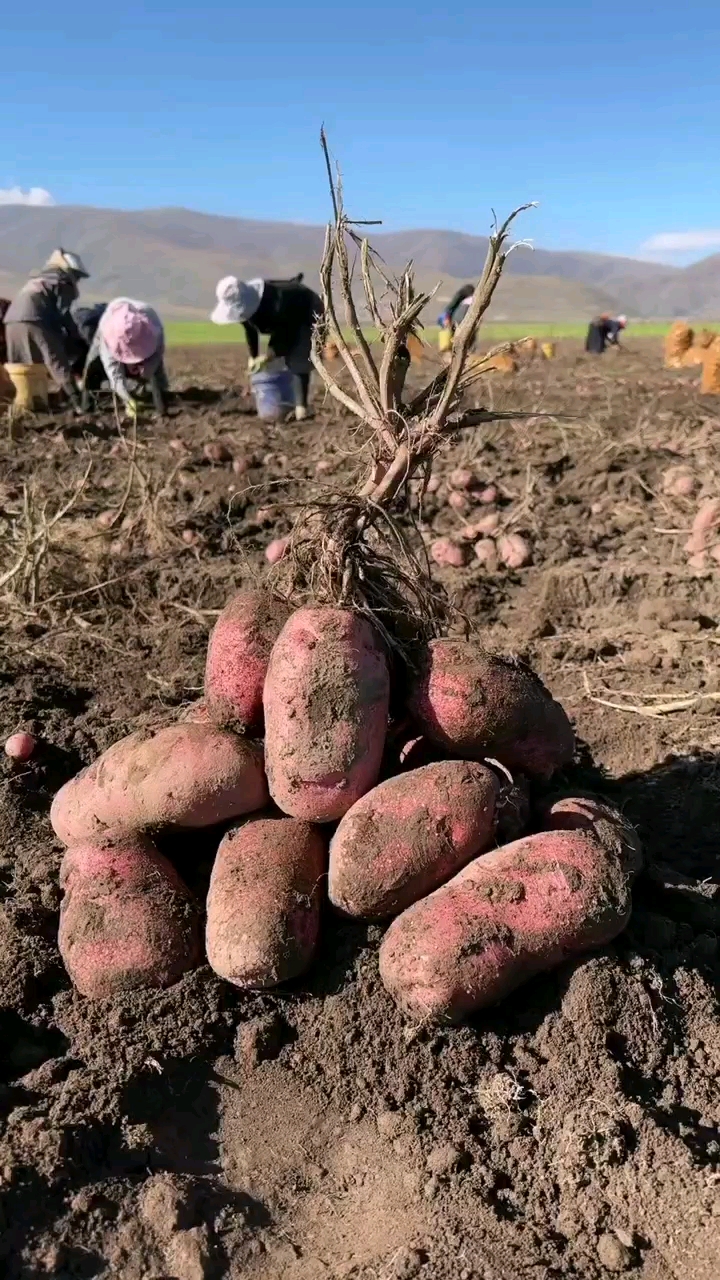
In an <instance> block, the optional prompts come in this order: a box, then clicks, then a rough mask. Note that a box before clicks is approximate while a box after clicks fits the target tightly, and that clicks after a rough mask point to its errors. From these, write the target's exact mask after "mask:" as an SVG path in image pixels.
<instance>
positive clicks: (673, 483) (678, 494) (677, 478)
mask: <svg viewBox="0 0 720 1280" xmlns="http://www.w3.org/2000/svg"><path fill="white" fill-rule="evenodd" d="M697 488H698V480H697V477H696V476H695V474H694V473H693V471H692V470H691V468H690V467H668V469H667V471H665V472H663V477H662V491H663V493H666V494H667V495H668V497H671V498H691V497H692V495H693V494H694V493H695V492H696V490H697Z"/></svg>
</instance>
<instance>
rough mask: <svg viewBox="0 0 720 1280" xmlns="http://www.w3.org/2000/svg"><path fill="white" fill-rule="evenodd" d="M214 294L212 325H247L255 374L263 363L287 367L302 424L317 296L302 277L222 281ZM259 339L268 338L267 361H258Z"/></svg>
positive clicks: (319, 308) (262, 358) (319, 313)
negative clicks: (276, 361) (279, 361)
mask: <svg viewBox="0 0 720 1280" xmlns="http://www.w3.org/2000/svg"><path fill="white" fill-rule="evenodd" d="M215 294H216V297H217V305H216V307H215V310H214V311H213V312H212V314H211V316H210V319H211V320H212V321H213V323H214V324H242V325H244V327H245V338H246V341H247V345H248V351H249V354H250V359H249V366H248V367H249V369H250V371H251V372H255V371H257V370H259V369H260V367H261V364H262V362H263V361H265V360H274V359H283V360H284V361H285V363H286V365H287V367H288V369H289V370H290V372H291V373H292V374H293V384H294V388H295V417H296V419H297V420H298V422H301V421H302V420H303V419H304V418H307V416H308V392H309V388H310V370H311V368H312V364H311V360H310V350H311V346H312V333H313V328H314V326H315V325H316V324H317V322H318V320H319V319H320V317H321V316H322V314H323V305H322V302H321V300H320V298H319V297H318V295H317V294H316V293H313V290H312V289H309V288H308V286H307V285H306V284H303V282H302V275H297V276H295V277H294V278H293V279H291V280H261V279H255V280H239V279H238V277H237V276H224V277H223V279H222V280H220V281H218V285H217V288H216V290H215ZM261 333H262V334H267V337H268V350H267V355H266V356H261V355H260V334H261Z"/></svg>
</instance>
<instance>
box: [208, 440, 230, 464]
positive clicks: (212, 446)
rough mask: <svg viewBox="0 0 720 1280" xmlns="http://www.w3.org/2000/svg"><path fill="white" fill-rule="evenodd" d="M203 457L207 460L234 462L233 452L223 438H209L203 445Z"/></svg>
mask: <svg viewBox="0 0 720 1280" xmlns="http://www.w3.org/2000/svg"><path fill="white" fill-rule="evenodd" d="M203 458H204V459H205V461H206V462H211V463H213V464H215V463H222V462H232V454H231V452H230V450H229V449H228V447H227V445H226V444H223V442H222V440H209V441H208V442H207V444H204V445H203Z"/></svg>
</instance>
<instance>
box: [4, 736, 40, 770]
mask: <svg viewBox="0 0 720 1280" xmlns="http://www.w3.org/2000/svg"><path fill="white" fill-rule="evenodd" d="M36 747H37V739H36V738H35V737H33V735H32V734H31V733H24V732H21V733H11V734H10V737H9V738H7V739H6V742H5V755H6V756H7V757H8V759H10V760H16V761H18V763H21V764H22V763H25V761H27V760H29V759H30V758H31V757H32V756H33V755H34V754H35V749H36Z"/></svg>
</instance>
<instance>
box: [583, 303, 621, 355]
mask: <svg viewBox="0 0 720 1280" xmlns="http://www.w3.org/2000/svg"><path fill="white" fill-rule="evenodd" d="M625 328H627V316H615V317H614V318H613V316H609V315H607V314H605V313H603V315H601V316H597V317H596V319H595V320H591V321H590V324H589V325H588V331H587V337H586V338H585V350H586V351H589V352H590V353H591V354H592V355H596V356H599V355H602V353H603V351H604V350H605V348H606V347H607V346H611V347H619V346H620V343H619V341H618V339H619V337H620V334H621V333H622V331H623V329H625Z"/></svg>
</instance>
